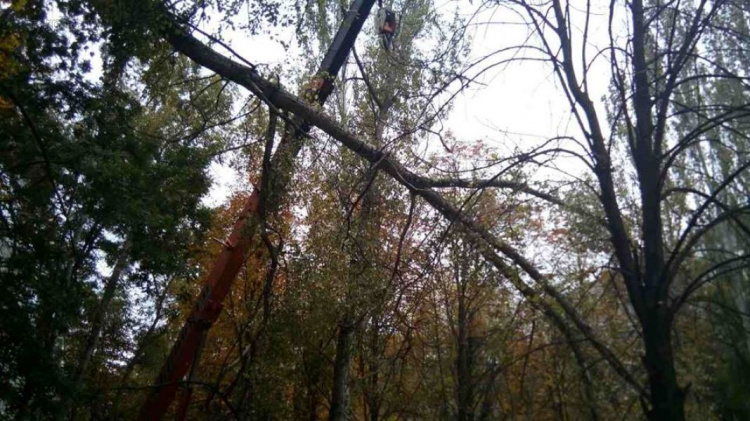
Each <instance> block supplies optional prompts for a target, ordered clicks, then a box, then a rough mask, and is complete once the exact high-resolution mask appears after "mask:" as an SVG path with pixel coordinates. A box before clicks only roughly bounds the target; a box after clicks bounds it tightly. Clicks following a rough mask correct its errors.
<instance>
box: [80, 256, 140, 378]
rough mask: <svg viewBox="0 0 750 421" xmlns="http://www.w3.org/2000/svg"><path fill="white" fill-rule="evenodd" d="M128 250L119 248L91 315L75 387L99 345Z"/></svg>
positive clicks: (124, 266) (125, 265)
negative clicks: (97, 303)
mask: <svg viewBox="0 0 750 421" xmlns="http://www.w3.org/2000/svg"><path fill="white" fill-rule="evenodd" d="M128 249H129V245H128V243H127V242H126V243H125V244H124V245H123V246H122V247H121V248H120V251H119V254H118V256H117V261H116V262H115V266H114V268H113V269H112V274H110V275H109V278H107V282H106V284H105V285H104V293H103V294H102V298H101V301H99V305H98V306H97V308H96V310H95V311H94V313H93V314H92V315H91V330H90V331H89V334H88V337H87V338H86V345H85V346H84V348H83V351H82V352H81V356H80V357H79V359H78V365H77V366H76V370H75V373H74V374H73V378H72V380H73V384H74V385H75V386H76V387H78V384H79V383H80V381H81V378H82V377H83V374H84V373H85V372H86V368H87V367H88V364H89V363H90V362H91V357H92V356H93V355H94V351H95V350H96V346H97V344H98V343H99V338H100V337H101V334H102V327H103V326H104V319H105V318H106V316H107V312H108V311H109V308H110V305H111V304H112V300H113V299H114V297H115V292H117V286H118V285H119V283H120V277H121V276H122V272H123V271H124V270H125V268H126V267H127V266H128Z"/></svg>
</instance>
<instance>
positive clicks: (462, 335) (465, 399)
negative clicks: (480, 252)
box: [456, 280, 474, 421]
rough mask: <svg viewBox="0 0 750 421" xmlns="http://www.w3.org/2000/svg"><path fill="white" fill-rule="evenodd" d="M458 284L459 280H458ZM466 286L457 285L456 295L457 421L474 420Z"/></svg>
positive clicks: (469, 318)
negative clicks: (457, 291)
mask: <svg viewBox="0 0 750 421" xmlns="http://www.w3.org/2000/svg"><path fill="white" fill-rule="evenodd" d="M459 282H460V280H459ZM465 288H466V285H465V284H460V285H459V289H460V290H459V295H458V320H457V323H458V338H457V339H458V350H457V351H458V352H457V356H456V406H457V413H456V419H457V420H458V421H469V420H472V419H474V414H473V413H472V400H473V390H472V389H473V387H472V385H473V379H472V375H471V374H472V366H473V358H472V357H473V355H472V354H473V352H472V349H471V348H472V346H471V338H469V333H470V332H469V328H470V327H469V324H470V322H471V317H470V315H469V309H468V308H467V307H468V305H467V303H466V290H465Z"/></svg>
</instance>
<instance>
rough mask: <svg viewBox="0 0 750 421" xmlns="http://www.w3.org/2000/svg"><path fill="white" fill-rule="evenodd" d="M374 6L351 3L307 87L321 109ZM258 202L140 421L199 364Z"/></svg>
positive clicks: (251, 203)
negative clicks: (206, 337)
mask: <svg viewBox="0 0 750 421" xmlns="http://www.w3.org/2000/svg"><path fill="white" fill-rule="evenodd" d="M374 3H375V0H355V1H354V2H353V3H352V5H351V7H350V9H349V12H348V13H347V14H346V16H345V17H344V21H343V22H342V24H341V26H340V27H339V30H338V31H337V32H336V36H335V37H334V39H333V42H332V43H331V45H330V47H329V49H328V52H327V53H326V55H325V57H324V58H323V62H322V63H321V66H320V70H319V71H318V73H317V74H316V75H315V77H314V78H313V80H312V83H311V84H310V87H308V93H312V94H313V95H314V96H313V97H311V98H310V100H313V101H315V102H317V103H319V104H321V105H322V104H323V103H324V102H325V100H326V99H327V98H328V96H329V95H330V94H331V92H333V80H334V79H335V78H336V75H337V74H338V72H339V70H340V69H341V66H342V65H343V64H344V62H345V60H346V57H347V56H348V55H349V52H350V51H351V49H352V46H353V45H354V42H355V40H356V39H357V35H358V34H359V32H360V31H361V29H362V25H364V22H365V21H366V20H367V17H368V15H369V13H370V9H372V6H373V4H374ZM311 90H312V91H311ZM295 120H297V123H298V127H300V128H301V131H298V132H297V133H295V134H294V136H305V135H306V132H307V131H308V130H309V125H308V124H306V123H305V122H304V121H301V120H299V119H295ZM259 202H260V192H259V191H258V190H257V189H255V190H254V191H253V193H252V195H251V196H250V197H249V198H248V199H247V201H246V203H245V205H244V207H243V209H242V212H241V213H240V216H239V218H238V220H237V222H236V223H235V225H234V227H233V229H232V233H231V234H230V236H229V238H228V239H227V240H226V242H225V243H224V245H223V247H222V251H221V254H220V255H219V257H218V258H217V259H216V261H215V262H214V265H213V267H212V269H211V272H209V275H208V278H207V281H206V285H205V286H204V287H203V289H202V290H201V294H200V295H199V297H198V299H197V301H196V304H195V306H194V307H193V310H192V311H191V313H190V316H189V317H188V319H187V321H186V322H185V324H184V325H183V327H182V329H181V331H180V334H179V336H178V338H177V340H176V341H175V343H174V345H173V346H172V349H171V351H170V353H169V356H168V357H167V360H166V361H165V363H164V366H163V367H162V369H161V372H160V373H159V376H158V377H157V379H156V383H155V385H154V388H153V389H152V391H151V392H150V393H149V396H148V398H147V400H146V403H145V404H144V406H143V408H141V413H140V419H142V420H159V419H161V418H163V417H164V414H165V413H166V412H167V410H168V409H169V407H170V406H171V404H172V402H173V401H174V399H175V396H176V394H177V389H178V386H179V382H180V381H181V380H182V379H183V378H184V377H185V375H186V374H187V373H188V372H189V370H190V367H191V366H192V365H193V364H194V363H195V361H194V360H195V359H196V355H197V354H196V353H197V352H198V348H199V347H200V344H201V342H202V340H203V337H204V335H205V334H206V332H208V330H209V329H210V328H211V326H212V325H213V323H214V322H215V321H216V319H218V317H219V315H220V314H221V310H222V303H223V301H224V298H226V296H227V294H228V293H229V291H230V289H231V285H232V282H233V281H234V279H235V278H236V277H237V273H238V272H239V270H240V268H241V267H242V265H243V263H244V262H245V259H246V258H247V255H248V252H249V251H250V250H249V248H250V245H251V243H252V238H253V236H254V234H255V231H256V224H257V221H254V218H253V217H254V216H255V215H256V214H257V212H258V204H259Z"/></svg>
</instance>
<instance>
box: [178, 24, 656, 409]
mask: <svg viewBox="0 0 750 421" xmlns="http://www.w3.org/2000/svg"><path fill="white" fill-rule="evenodd" d="M165 38H166V39H167V41H168V42H169V43H170V44H172V46H173V47H174V48H175V49H176V50H178V51H179V52H181V53H183V54H185V55H186V56H188V57H190V58H191V59H193V60H194V61H196V62H197V63H198V64H200V65H202V66H204V67H206V68H208V69H211V70H213V71H214V72H216V73H217V74H219V75H221V76H222V77H224V78H226V79H228V80H231V81H233V82H235V83H237V84H239V85H241V86H243V87H245V88H247V89H249V90H250V91H251V92H252V93H253V94H255V95H256V96H258V97H259V98H261V99H263V100H264V101H266V102H268V104H269V106H271V107H274V108H277V109H280V110H285V111H288V112H290V113H292V114H295V115H296V116H298V117H300V118H302V119H304V120H305V121H307V122H308V123H310V124H312V125H314V126H316V127H318V128H319V129H321V130H322V131H323V132H325V133H326V134H328V135H329V136H331V137H332V138H333V139H335V140H336V141H338V142H339V143H340V144H342V145H343V146H345V147H346V148H348V149H349V150H351V151H352V152H354V153H356V154H357V155H359V156H360V157H361V158H363V159H365V160H367V161H369V162H370V163H373V164H374V163H379V168H380V169H381V170H382V171H383V172H385V173H386V174H388V175H389V176H391V178H393V179H394V180H396V181H397V182H398V183H399V184H401V185H403V186H404V187H406V188H407V189H408V190H409V191H410V192H412V193H413V194H415V195H418V196H420V197H422V198H423V199H424V200H425V201H427V202H428V203H430V204H431V205H432V207H433V208H435V209H436V210H437V211H438V212H440V213H441V214H442V215H443V216H444V217H446V218H447V219H449V220H451V221H456V222H459V223H460V224H461V225H462V226H463V227H464V228H465V229H466V231H467V233H468V235H469V236H470V238H472V239H474V240H475V241H477V242H478V244H479V245H480V246H481V248H482V250H483V252H482V254H483V255H484V257H485V258H486V259H488V260H489V261H490V262H491V263H492V264H493V265H494V266H495V267H496V268H497V270H498V271H500V273H502V274H503V275H505V276H506V277H508V279H510V280H511V282H513V283H514V286H516V288H517V289H518V290H519V291H520V292H521V293H522V294H523V295H524V296H525V297H527V299H529V300H530V301H531V302H532V303H534V305H536V306H539V308H541V309H542V311H544V313H545V314H547V315H548V316H549V317H550V318H551V319H552V321H553V322H554V323H555V325H556V326H557V327H558V328H560V329H563V330H569V329H570V328H569V326H568V324H567V323H566V322H565V321H564V319H563V318H562V316H561V315H560V314H559V313H558V312H557V310H555V308H554V307H553V306H552V305H551V304H550V303H549V302H547V301H546V300H545V299H543V298H542V297H541V296H540V295H539V293H538V292H537V291H536V290H535V289H533V288H531V287H529V286H528V285H526V284H525V283H524V282H523V280H522V279H521V276H519V275H518V274H517V273H516V271H515V270H514V269H513V268H512V267H511V266H510V265H508V264H507V263H506V262H505V260H504V259H503V258H502V257H500V255H498V254H497V252H500V253H502V254H503V255H504V256H505V257H506V258H508V259H510V260H511V261H512V262H513V263H514V264H515V265H517V266H519V267H520V268H521V269H522V270H523V271H524V272H525V273H526V274H528V276H529V277H531V278H532V279H533V280H534V281H535V282H536V283H537V284H538V285H539V286H540V287H541V289H542V291H543V292H544V293H545V294H547V295H549V296H550V297H552V298H553V299H554V300H555V301H556V302H557V303H558V305H559V306H560V307H561V308H562V310H563V311H564V313H565V314H566V315H567V317H568V318H569V319H570V321H571V322H572V323H573V324H574V325H575V326H576V327H577V329H578V330H579V331H580V333H581V334H583V335H584V337H586V339H588V340H589V342H590V343H591V344H592V346H593V347H594V348H595V349H596V350H597V351H598V352H599V353H600V355H601V356H602V357H603V358H604V359H605V360H606V361H607V362H608V363H609V364H610V365H611V367H612V368H613V369H614V371H615V372H616V373H617V374H618V375H620V376H621V377H622V378H623V379H624V380H625V381H626V382H628V383H629V384H630V385H631V386H633V387H634V388H635V389H636V390H637V391H638V392H639V393H640V394H642V395H644V396H645V392H644V390H643V387H642V385H640V383H639V382H638V381H637V380H636V379H635V378H634V377H633V375H632V374H631V373H630V372H629V371H628V370H627V369H626V368H625V366H624V365H623V364H622V362H621V361H620V360H619V359H618V358H617V357H616V356H615V355H614V353H612V351H611V350H609V348H608V347H607V346H606V345H605V344H604V342H602V341H601V340H600V339H599V338H598V337H597V336H596V335H595V333H594V332H593V330H592V329H591V328H590V327H589V326H588V325H587V324H586V323H585V322H584V320H583V318H582V317H581V316H580V315H579V314H578V312H577V311H576V309H575V307H574V306H573V305H571V304H570V303H569V302H568V301H567V299H566V298H565V297H564V296H563V295H562V294H561V293H560V292H559V291H557V289H555V288H554V287H552V286H551V285H550V283H549V282H548V280H547V276H545V275H543V274H542V273H541V272H540V271H539V270H538V269H537V268H536V267H535V266H534V265H533V264H532V263H531V262H530V261H528V260H527V259H526V258H525V257H524V256H523V255H521V253H519V252H518V251H517V250H516V249H515V248H513V247H512V246H510V245H509V244H507V243H505V242H503V241H502V240H499V239H497V238H495V237H494V236H492V235H491V234H490V233H489V232H488V231H487V230H486V229H484V228H482V227H481V226H479V224H477V223H476V222H475V221H473V220H472V219H471V218H469V217H468V216H467V215H465V214H464V213H463V212H461V211H460V210H459V209H457V208H456V207H455V206H453V205H452V204H450V203H449V202H448V201H447V200H445V199H444V198H443V197H442V196H441V195H440V194H438V193H437V192H435V191H433V190H431V187H432V186H431V185H430V183H429V179H426V178H425V177H422V176H419V175H417V174H415V173H413V172H412V171H410V170H408V169H407V168H406V167H404V166H403V165H402V164H400V163H399V162H398V161H397V160H395V159H394V158H393V157H392V156H390V155H389V154H388V153H385V152H383V151H381V150H379V149H375V148H373V147H371V146H369V145H368V144H366V143H365V142H362V141H360V140H359V139H357V138H356V137H355V136H354V135H352V134H351V133H350V132H348V131H347V130H346V129H344V128H342V127H341V126H340V125H339V124H338V123H337V122H335V121H334V120H332V119H331V118H330V117H328V116H327V115H325V114H324V113H323V112H322V111H321V110H319V109H316V108H313V107H312V106H310V105H309V104H308V103H306V102H304V101H303V100H301V99H299V98H298V97H296V96H294V95H292V94H290V93H288V92H286V91H284V90H283V89H281V88H279V87H278V86H277V85H275V84H272V83H271V82H269V81H268V80H266V79H264V78H263V77H261V76H260V74H258V73H257V72H256V71H255V70H254V69H253V68H250V67H248V66H244V65H242V64H239V63H237V62H234V61H232V60H230V59H229V58H227V57H224V56H222V55H221V54H218V53H216V52H215V51H213V50H211V49H210V48H209V47H207V46H205V45H204V44H202V43H201V42H200V41H198V40H197V39H195V38H194V37H192V36H191V35H189V34H187V33H185V32H183V31H181V30H180V28H179V27H177V26H176V25H174V26H172V28H170V30H169V31H167V33H166V34H165ZM567 333H568V334H570V333H571V332H569V331H568V332H567Z"/></svg>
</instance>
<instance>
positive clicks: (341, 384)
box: [328, 317, 355, 421]
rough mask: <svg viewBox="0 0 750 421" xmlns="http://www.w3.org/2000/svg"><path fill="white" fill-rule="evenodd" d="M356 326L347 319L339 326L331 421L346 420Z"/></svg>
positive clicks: (329, 417)
mask: <svg viewBox="0 0 750 421" xmlns="http://www.w3.org/2000/svg"><path fill="white" fill-rule="evenodd" d="M354 331H355V326H354V324H353V323H352V322H351V321H349V318H348V317H347V318H345V320H344V322H343V323H341V325H340V326H339V334H338V339H337V341H336V359H335V361H334V366H333V396H332V398H331V411H330V413H329V416H328V419H329V420H330V421H342V420H345V419H346V408H347V400H348V387H347V382H348V379H349V365H350V364H349V363H350V362H351V357H352V339H353V337H354Z"/></svg>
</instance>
